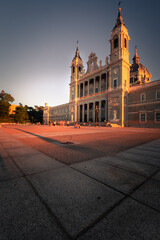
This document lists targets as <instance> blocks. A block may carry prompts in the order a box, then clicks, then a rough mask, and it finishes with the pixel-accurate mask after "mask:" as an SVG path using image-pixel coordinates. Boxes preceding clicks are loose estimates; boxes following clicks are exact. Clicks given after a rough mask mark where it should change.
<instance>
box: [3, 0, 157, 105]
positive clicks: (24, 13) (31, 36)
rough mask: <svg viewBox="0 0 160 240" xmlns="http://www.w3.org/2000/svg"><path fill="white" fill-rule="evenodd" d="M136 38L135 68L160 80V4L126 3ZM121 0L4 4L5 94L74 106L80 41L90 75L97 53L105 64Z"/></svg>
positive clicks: (145, 1) (25, 101)
mask: <svg viewBox="0 0 160 240" xmlns="http://www.w3.org/2000/svg"><path fill="white" fill-rule="evenodd" d="M121 8H122V17H123V21H124V23H125V25H126V27H127V29H128V31H129V35H130V38H131V41H130V46H129V51H130V63H132V58H133V55H134V48H135V45H137V46H138V54H139V57H140V62H141V63H142V64H144V65H145V66H146V67H147V68H148V70H149V72H151V74H152V81H153V80H158V79H160V14H159V11H160V1H159V0H152V1H151V0H133V1H131V0H122V4H121ZM117 14H118V1H117V0H79V1H77V0H68V1H67V0H0V91H1V90H2V89H4V90H5V91H6V92H7V93H11V95H12V96H13V97H14V98H15V102H14V104H18V103H19V102H21V103H22V104H26V105H29V106H34V105H44V104H45V102H47V103H48V104H49V105H50V106H55V105H59V104H63V103H66V102H68V101H69V83H70V65H71V61H72V59H73V57H74V54H75V49H76V41H77V40H79V50H80V55H81V58H82V60H83V62H84V66H85V69H86V62H87V59H88V56H89V54H90V52H91V51H93V52H95V53H96V54H97V57H98V62H99V60H100V59H101V60H102V64H104V63H105V58H106V56H108V55H109V50H110V44H109V41H108V40H109V39H110V32H111V30H112V29H113V27H114V25H115V22H116V18H117Z"/></svg>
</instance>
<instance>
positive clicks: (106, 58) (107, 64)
mask: <svg viewBox="0 0 160 240" xmlns="http://www.w3.org/2000/svg"><path fill="white" fill-rule="evenodd" d="M106 65H108V56H107V57H106Z"/></svg>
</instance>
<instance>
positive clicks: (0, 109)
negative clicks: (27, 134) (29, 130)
mask: <svg viewBox="0 0 160 240" xmlns="http://www.w3.org/2000/svg"><path fill="white" fill-rule="evenodd" d="M13 101H14V98H13V97H12V96H11V94H9V93H5V92H4V91H2V92H1V93H0V118H1V120H2V119H7V118H8V115H9V107H10V105H11V103H12V102H13Z"/></svg>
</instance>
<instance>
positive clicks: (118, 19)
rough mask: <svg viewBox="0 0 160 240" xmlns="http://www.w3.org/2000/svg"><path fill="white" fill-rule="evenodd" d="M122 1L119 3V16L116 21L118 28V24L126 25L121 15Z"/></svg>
mask: <svg viewBox="0 0 160 240" xmlns="http://www.w3.org/2000/svg"><path fill="white" fill-rule="evenodd" d="M121 3H122V2H121V1H120V2H119V3H118V17H117V21H116V25H115V27H114V28H116V27H117V26H119V25H121V24H123V25H124V22H123V18H122V16H121Z"/></svg>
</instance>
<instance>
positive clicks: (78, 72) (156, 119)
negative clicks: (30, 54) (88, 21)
mask: <svg viewBox="0 0 160 240" xmlns="http://www.w3.org/2000/svg"><path fill="white" fill-rule="evenodd" d="M129 40H130V37H129V34H128V30H127V28H126V27H125V24H124V22H123V19H122V16H121V8H120V7H119V9H118V17H117V20H116V24H115V26H114V28H113V29H112V31H111V38H110V55H109V57H108V56H107V57H106V61H105V65H102V61H101V60H100V61H99V64H98V63H97V56H96V54H95V53H93V52H91V54H90V55H89V57H88V61H87V70H86V71H85V70H84V67H83V61H82V59H81V57H80V53H79V46H78V44H77V48H76V52H75V56H74V58H73V60H72V63H71V82H70V98H69V103H67V104H64V105H60V106H56V107H49V106H47V105H46V106H45V108H44V115H43V119H44V123H49V121H54V120H55V119H56V120H57V121H59V120H65V121H67V120H69V121H70V122H77V121H78V122H80V123H83V122H89V121H91V122H104V120H106V121H107V122H109V123H110V124H111V125H114V126H117V125H119V126H122V127H123V126H136V127H160V80H158V81H154V82H150V79H151V73H149V71H148V69H147V68H146V67H145V66H144V65H143V64H142V63H140V62H139V56H138V54H137V48H136V49H135V56H134V57H133V64H132V65H130V63H129ZM64 109H65V110H64Z"/></svg>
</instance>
